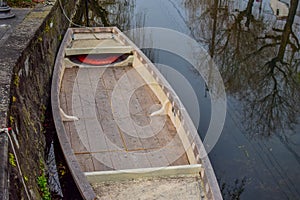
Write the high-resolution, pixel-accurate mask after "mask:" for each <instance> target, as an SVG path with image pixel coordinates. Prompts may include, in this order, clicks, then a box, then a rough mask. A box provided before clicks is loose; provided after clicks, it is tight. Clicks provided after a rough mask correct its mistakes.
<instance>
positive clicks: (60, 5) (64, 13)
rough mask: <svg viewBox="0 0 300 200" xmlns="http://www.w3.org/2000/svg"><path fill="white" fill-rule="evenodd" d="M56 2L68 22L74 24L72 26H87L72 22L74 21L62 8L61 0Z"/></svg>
mask: <svg viewBox="0 0 300 200" xmlns="http://www.w3.org/2000/svg"><path fill="white" fill-rule="evenodd" d="M58 2H59V7H60V9H61V10H62V12H63V15H64V16H65V18H66V19H67V20H68V21H69V22H70V24H72V25H74V26H77V27H80V28H88V27H86V26H82V25H80V24H76V23H74V22H73V21H72V20H71V19H70V18H69V17H68V16H67V14H66V11H65V9H64V8H63V6H62V3H61V0H58Z"/></svg>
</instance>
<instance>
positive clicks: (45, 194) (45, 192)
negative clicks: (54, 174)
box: [37, 172, 51, 200]
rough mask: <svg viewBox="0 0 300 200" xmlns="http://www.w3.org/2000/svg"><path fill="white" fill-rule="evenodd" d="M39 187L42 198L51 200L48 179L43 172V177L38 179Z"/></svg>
mask: <svg viewBox="0 0 300 200" xmlns="http://www.w3.org/2000/svg"><path fill="white" fill-rule="evenodd" d="M37 182H38V186H39V191H40V194H41V196H42V199H44V200H51V194H50V191H49V188H48V184H47V178H46V176H45V173H44V172H43V173H42V175H40V176H39V177H38V178H37Z"/></svg>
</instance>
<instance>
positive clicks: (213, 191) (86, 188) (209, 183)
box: [51, 27, 222, 199]
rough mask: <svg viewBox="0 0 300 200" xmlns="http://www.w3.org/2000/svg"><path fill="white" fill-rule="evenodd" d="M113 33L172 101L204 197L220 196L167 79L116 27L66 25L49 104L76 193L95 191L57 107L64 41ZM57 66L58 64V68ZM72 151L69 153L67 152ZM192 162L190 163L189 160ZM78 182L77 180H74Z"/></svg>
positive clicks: (89, 194) (195, 134)
mask: <svg viewBox="0 0 300 200" xmlns="http://www.w3.org/2000/svg"><path fill="white" fill-rule="evenodd" d="M105 32H108V33H113V34H115V35H116V36H117V37H118V39H120V40H121V42H123V43H124V44H125V45H130V46H132V47H133V53H134V55H136V56H137V58H138V59H139V60H140V62H141V63H142V64H144V66H145V68H146V69H147V70H148V72H149V73H151V75H152V76H153V78H154V79H155V80H156V81H157V83H158V84H159V85H160V86H163V87H161V89H162V90H163V92H164V93H165V94H166V95H167V97H168V99H169V101H170V102H171V104H172V112H173V114H174V116H175V117H178V119H179V120H180V122H182V127H183V129H184V131H185V132H186V133H187V137H188V141H189V142H190V146H191V147H192V151H193V153H194V155H195V159H196V161H197V163H195V164H202V166H203V168H204V170H203V171H202V172H201V173H200V176H201V179H202V180H203V182H204V189H205V192H206V195H207V198H208V199H222V195H221V192H220V188H219V185H218V182H217V180H216V177H215V173H214V170H213V168H212V166H211V163H210V160H209V158H208V155H207V153H206V150H205V148H204V146H203V143H202V141H201V139H200V137H199V135H198V132H197V130H196V128H195V126H194V124H193V122H192V120H191V118H190V116H189V115H188V113H187V111H186V109H185V107H184V106H183V104H182V103H181V101H180V99H179V97H178V96H177V94H176V92H175V91H174V90H173V88H172V87H171V86H170V84H169V83H168V81H167V80H166V79H165V78H164V77H163V76H162V74H161V73H160V72H159V71H158V69H157V68H156V67H155V65H154V64H153V63H152V62H151V61H150V60H149V58H147V57H146V56H145V55H144V53H143V52H142V51H141V50H140V49H139V48H138V47H137V46H136V45H135V44H134V43H133V42H132V41H131V40H129V39H128V38H127V36H125V35H124V33H122V32H121V31H120V30H119V29H118V28H116V27H105V28H99V27H96V28H69V29H68V31H67V32H66V36H65V37H64V40H63V42H62V45H61V47H60V49H59V52H58V54H57V55H58V56H57V58H56V63H55V68H54V72H53V79H52V88H51V93H52V95H51V103H52V112H53V117H54V122H55V126H56V130H57V134H58V138H59V142H60V145H61V148H62V149H63V153H64V155H65V158H66V160H67V163H68V166H69V168H70V171H71V173H72V176H73V178H74V179H75V182H76V185H77V186H78V188H79V190H80V193H81V195H82V197H83V198H84V199H95V198H96V194H95V192H94V191H93V189H92V187H91V185H90V184H89V182H88V181H87V178H86V177H85V175H84V173H83V172H82V171H81V170H80V166H79V163H78V161H77V159H76V156H75V155H74V153H73V150H72V147H71V145H70V143H69V140H68V138H67V134H66V131H65V128H64V125H63V122H62V119H61V116H60V112H59V108H60V102H59V92H60V87H61V81H62V77H63V70H64V69H62V68H63V64H62V63H63V58H64V57H65V54H64V52H65V48H66V45H67V43H68V42H70V40H72V34H74V33H95V34H98V33H105ZM59 58H60V59H59ZM59 66H60V67H59ZM71 154H73V155H71ZM191 164H192V163H191ZM78 181H79V182H78Z"/></svg>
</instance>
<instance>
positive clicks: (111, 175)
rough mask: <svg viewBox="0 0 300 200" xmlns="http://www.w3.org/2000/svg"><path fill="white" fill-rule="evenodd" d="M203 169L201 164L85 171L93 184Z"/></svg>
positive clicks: (178, 174) (196, 172)
mask: <svg viewBox="0 0 300 200" xmlns="http://www.w3.org/2000/svg"><path fill="white" fill-rule="evenodd" d="M201 170H203V168H202V166H201V164H195V165H179V166H168V167H154V168H139V169H127V170H117V171H98V172H85V173H84V174H85V175H86V177H87V179H88V181H89V182H90V183H91V184H94V183H99V182H103V181H120V180H128V179H137V178H147V177H165V176H187V175H199V173H200V172H201Z"/></svg>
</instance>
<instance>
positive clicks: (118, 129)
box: [60, 67, 189, 172]
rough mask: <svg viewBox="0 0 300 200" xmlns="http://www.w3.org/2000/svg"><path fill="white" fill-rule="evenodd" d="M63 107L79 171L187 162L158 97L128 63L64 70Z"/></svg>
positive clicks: (61, 95)
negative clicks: (161, 112) (70, 119)
mask: <svg viewBox="0 0 300 200" xmlns="http://www.w3.org/2000/svg"><path fill="white" fill-rule="evenodd" d="M60 103H61V108H62V109H63V110H64V112H65V113H66V114H68V115H74V116H76V117H78V118H79V120H78V121H75V122H64V125H65V130H66V133H67V135H68V137H69V140H70V143H71V146H72V148H73V150H74V153H75V155H76V157H77V159H78V162H79V163H80V165H81V168H82V170H83V171H85V172H87V171H102V170H119V169H132V168H147V167H164V166H169V165H185V164H189V163H188V159H187V156H186V153H185V151H184V149H183V146H182V143H181V141H180V138H179V136H178V135H177V133H176V129H175V127H174V125H173V124H172V122H171V120H170V118H169V117H168V116H154V117H151V118H150V113H151V112H153V111H155V110H158V109H160V107H161V105H160V104H159V101H158V99H157V97H156V96H155V95H154V93H153V92H152V91H151V89H150V88H149V86H147V85H146V84H145V82H144V81H143V79H142V78H141V77H140V76H139V75H138V73H137V72H136V71H135V70H134V69H133V68H132V67H108V68H101V67H95V68H77V69H75V68H74V69H66V70H65V73H64V76H63V81H62V88H61V92H60Z"/></svg>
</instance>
